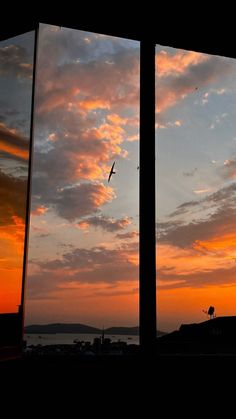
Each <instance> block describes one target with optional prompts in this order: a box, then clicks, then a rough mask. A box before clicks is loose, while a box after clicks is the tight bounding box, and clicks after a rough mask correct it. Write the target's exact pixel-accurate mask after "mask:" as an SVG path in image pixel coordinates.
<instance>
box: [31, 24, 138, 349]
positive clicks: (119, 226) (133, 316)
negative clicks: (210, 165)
mask: <svg viewBox="0 0 236 419" xmlns="http://www.w3.org/2000/svg"><path fill="white" fill-rule="evenodd" d="M138 139H139V43H138V42H134V41H130V40H126V39H119V38H114V37H110V36H104V35H99V34H94V33H88V32H83V31H77V30H72V29H66V28H58V27H55V26H48V25H40V31H39V43H38V61H37V80H36V116H35V142H34V159H33V161H34V168H33V182H32V213H31V228H30V246H29V261H30V268H29V278H28V290H27V307H26V314H27V318H26V323H27V325H30V324H32V323H33V324H35V323H37V324H41V325H44V324H51V323H58V322H60V323H67V326H65V325H64V326H63V325H61V326H53V327H50V328H48V327H45V328H43V329H40V328H34V329H32V328H29V327H28V328H27V329H26V332H27V334H26V336H28V337H27V340H28V344H30V343H31V342H32V343H36V341H37V342H39V343H41V344H47V343H56V342H58V343H64V342H68V343H73V340H74V339H85V338H86V340H90V341H92V340H93V338H94V336H97V337H99V336H100V335H101V330H102V328H103V327H104V329H105V336H108V337H109V336H111V338H112V339H113V340H118V339H121V338H122V339H123V340H125V341H126V342H128V343H133V342H134V343H136V342H137V340H138V336H137V333H138V328H137V326H138V265H139V261H138V236H139V232H138V212H139V210H138V182H139V171H138V165H139V156H138V149H139V142H138ZM113 165H114V166H113ZM112 167H113V171H112V172H111V168H112ZM114 172H115V173H114ZM109 174H111V178H110V180H108V177H109ZM68 323H73V324H75V323H76V324H78V323H79V324H82V325H86V326H90V327H91V328H89V327H82V326H79V325H78V326H77V327H75V326H73V327H72V326H68ZM110 327H113V328H114V327H119V330H118V329H111V330H108V328H110ZM121 327H124V329H121ZM126 327H134V328H135V329H125V328H126ZM93 328H96V330H95V329H93ZM98 329H99V330H98ZM53 330H54V331H55V330H56V331H57V332H58V333H59V334H58V335H57V336H55V335H50V334H48V335H44V333H45V332H52V331H53ZM73 331H75V332H77V333H75V334H71V333H72V332H73ZM29 332H35V335H34V336H33V337H32V335H31V336H30V337H29ZM63 332H68V333H67V334H66V335H61V334H60V333H63ZM69 332H70V333H69ZM81 333H83V334H85V335H86V336H82V337H81ZM94 333H95V335H94ZM118 333H119V336H117V335H118ZM124 334H128V335H129V336H127V337H123V336H122V335H124ZM38 335H40V336H42V337H43V339H41V338H40V341H38Z"/></svg>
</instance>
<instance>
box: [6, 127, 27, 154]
mask: <svg viewBox="0 0 236 419" xmlns="http://www.w3.org/2000/svg"><path fill="white" fill-rule="evenodd" d="M0 153H1V154H2V155H3V157H4V159H14V160H19V161H21V162H27V161H28V158H29V140H28V139H27V138H25V137H23V136H22V135H21V134H20V133H19V132H17V131H16V130H15V129H9V128H8V127H7V126H6V125H5V124H3V123H0Z"/></svg>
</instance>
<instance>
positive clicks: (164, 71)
mask: <svg viewBox="0 0 236 419" xmlns="http://www.w3.org/2000/svg"><path fill="white" fill-rule="evenodd" d="M209 57H210V56H208V55H206V54H201V53H199V52H194V51H183V50H180V51H177V53H175V54H170V53H168V52H167V51H164V50H162V51H160V52H158V53H157V54H156V71H157V77H159V78H161V77H167V76H170V75H171V76H173V75H178V74H183V73H185V72H186V71H187V70H188V69H189V67H191V66H194V65H197V64H199V63H202V62H204V61H207V60H208V59H209Z"/></svg>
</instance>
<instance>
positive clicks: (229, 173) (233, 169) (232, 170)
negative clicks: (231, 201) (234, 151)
mask: <svg viewBox="0 0 236 419" xmlns="http://www.w3.org/2000/svg"><path fill="white" fill-rule="evenodd" d="M218 173H219V174H220V176H221V177H222V178H223V179H225V180H228V179H229V180H230V179H236V158H235V157H234V158H233V159H230V160H225V161H224V165H223V166H221V167H220V168H219V170H218Z"/></svg>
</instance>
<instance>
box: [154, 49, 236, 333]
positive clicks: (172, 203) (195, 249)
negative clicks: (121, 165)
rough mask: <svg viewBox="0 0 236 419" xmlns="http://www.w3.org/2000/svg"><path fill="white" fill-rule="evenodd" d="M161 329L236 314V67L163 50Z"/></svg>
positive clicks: (159, 113) (159, 87)
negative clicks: (212, 309) (208, 314)
mask: <svg viewBox="0 0 236 419" xmlns="http://www.w3.org/2000/svg"><path fill="white" fill-rule="evenodd" d="M156 76H157V77H156V106H157V109H156V156H157V160H156V183H157V198H156V202H157V210H156V214H157V284H158V290H157V302H158V316H157V318H158V327H159V329H162V330H173V329H175V328H177V327H179V326H180V324H181V323H187V322H190V323H191V322H193V321H203V320H205V319H206V316H205V315H204V313H203V312H202V310H203V309H205V310H206V309H208V307H209V306H210V305H213V306H215V309H216V315H218V316H221V315H235V314H236V263H235V262H236V235H235V230H236V201H235V198H236V182H235V179H236V106H235V104H236V62H235V60H233V59H228V58H224V57H217V56H210V55H205V54H199V53H195V52H192V51H183V50H177V49H172V48H168V47H162V46H157V47H156Z"/></svg>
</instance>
